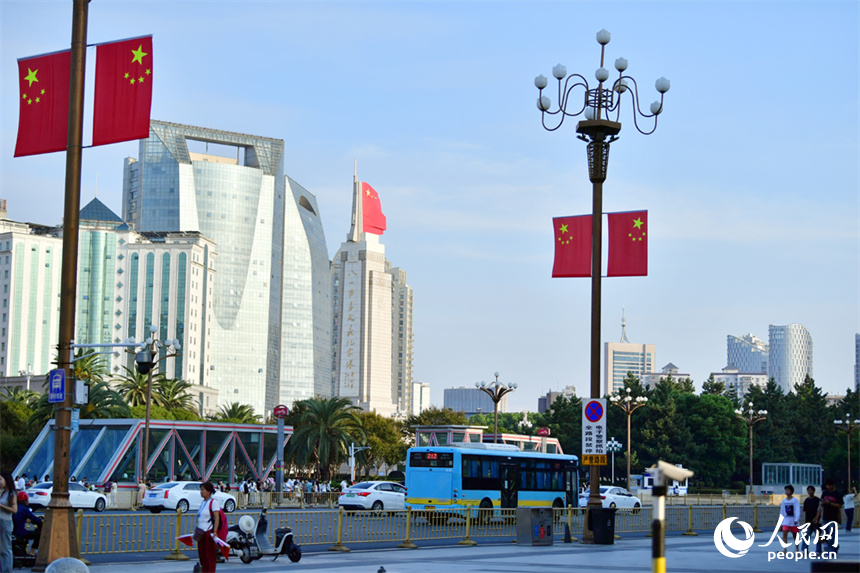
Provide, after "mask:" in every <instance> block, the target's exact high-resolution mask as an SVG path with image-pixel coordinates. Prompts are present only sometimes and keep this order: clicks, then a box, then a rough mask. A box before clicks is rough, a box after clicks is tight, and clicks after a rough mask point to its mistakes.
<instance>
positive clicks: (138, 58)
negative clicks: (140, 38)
mask: <svg viewBox="0 0 860 573" xmlns="http://www.w3.org/2000/svg"><path fill="white" fill-rule="evenodd" d="M131 53H132V54H134V57H133V58H132V59H131V63H132V64H133V63H135V62H137V63H139V64H140V65H143V57H144V56H148V55H149V54H147V53H146V52H144V51H143V44H141V45H140V46H138V47H137V49H136V50H132V51H131Z"/></svg>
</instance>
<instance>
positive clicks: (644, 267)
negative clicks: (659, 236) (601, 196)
mask: <svg viewBox="0 0 860 573" xmlns="http://www.w3.org/2000/svg"><path fill="white" fill-rule="evenodd" d="M647 232H648V211H628V212H626V213H609V265H608V267H607V272H606V275H607V276H610V277H641V276H646V275H648V236H647Z"/></svg>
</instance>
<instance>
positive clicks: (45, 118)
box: [15, 50, 72, 157]
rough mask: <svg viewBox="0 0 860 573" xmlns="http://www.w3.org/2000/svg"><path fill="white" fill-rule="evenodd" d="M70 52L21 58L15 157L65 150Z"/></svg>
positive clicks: (67, 129) (67, 127)
mask: <svg viewBox="0 0 860 573" xmlns="http://www.w3.org/2000/svg"><path fill="white" fill-rule="evenodd" d="M71 54H72V52H71V50H64V51H62V52H54V53H52V54H44V55H41V56H33V57H30V58H22V59H20V60H18V86H19V87H20V93H19V95H20V98H19V100H18V102H19V104H20V112H19V114H18V140H17V142H16V143H15V157H21V156H23V155H37V154H39V153H51V152H54V151H65V149H66V142H67V141H68V137H69V82H70V77H71V67H72V55H71Z"/></svg>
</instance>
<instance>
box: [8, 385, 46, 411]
mask: <svg viewBox="0 0 860 573" xmlns="http://www.w3.org/2000/svg"><path fill="white" fill-rule="evenodd" d="M4 390H5V392H6V396H5V397H4V398H3V400H4V401H6V402H14V403H16V404H21V405H22V406H27V407H30V406H31V405H32V404H33V403H34V402H35V401H36V400H38V399H39V393H38V392H36V391H34V390H27V389H26V388H21V387H20V386H10V387H6V388H4Z"/></svg>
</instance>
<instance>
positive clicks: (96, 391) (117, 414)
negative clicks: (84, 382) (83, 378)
mask: <svg viewBox="0 0 860 573" xmlns="http://www.w3.org/2000/svg"><path fill="white" fill-rule="evenodd" d="M130 417H131V408H129V406H128V404H127V403H126V401H125V399H123V397H122V395H121V394H120V393H119V392H117V391H116V390H114V389H113V388H111V387H110V385H109V384H108V383H107V382H104V381H102V380H98V381H96V382H90V398H89V401H88V403H86V404H84V405H82V406H81V418H130Z"/></svg>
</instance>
